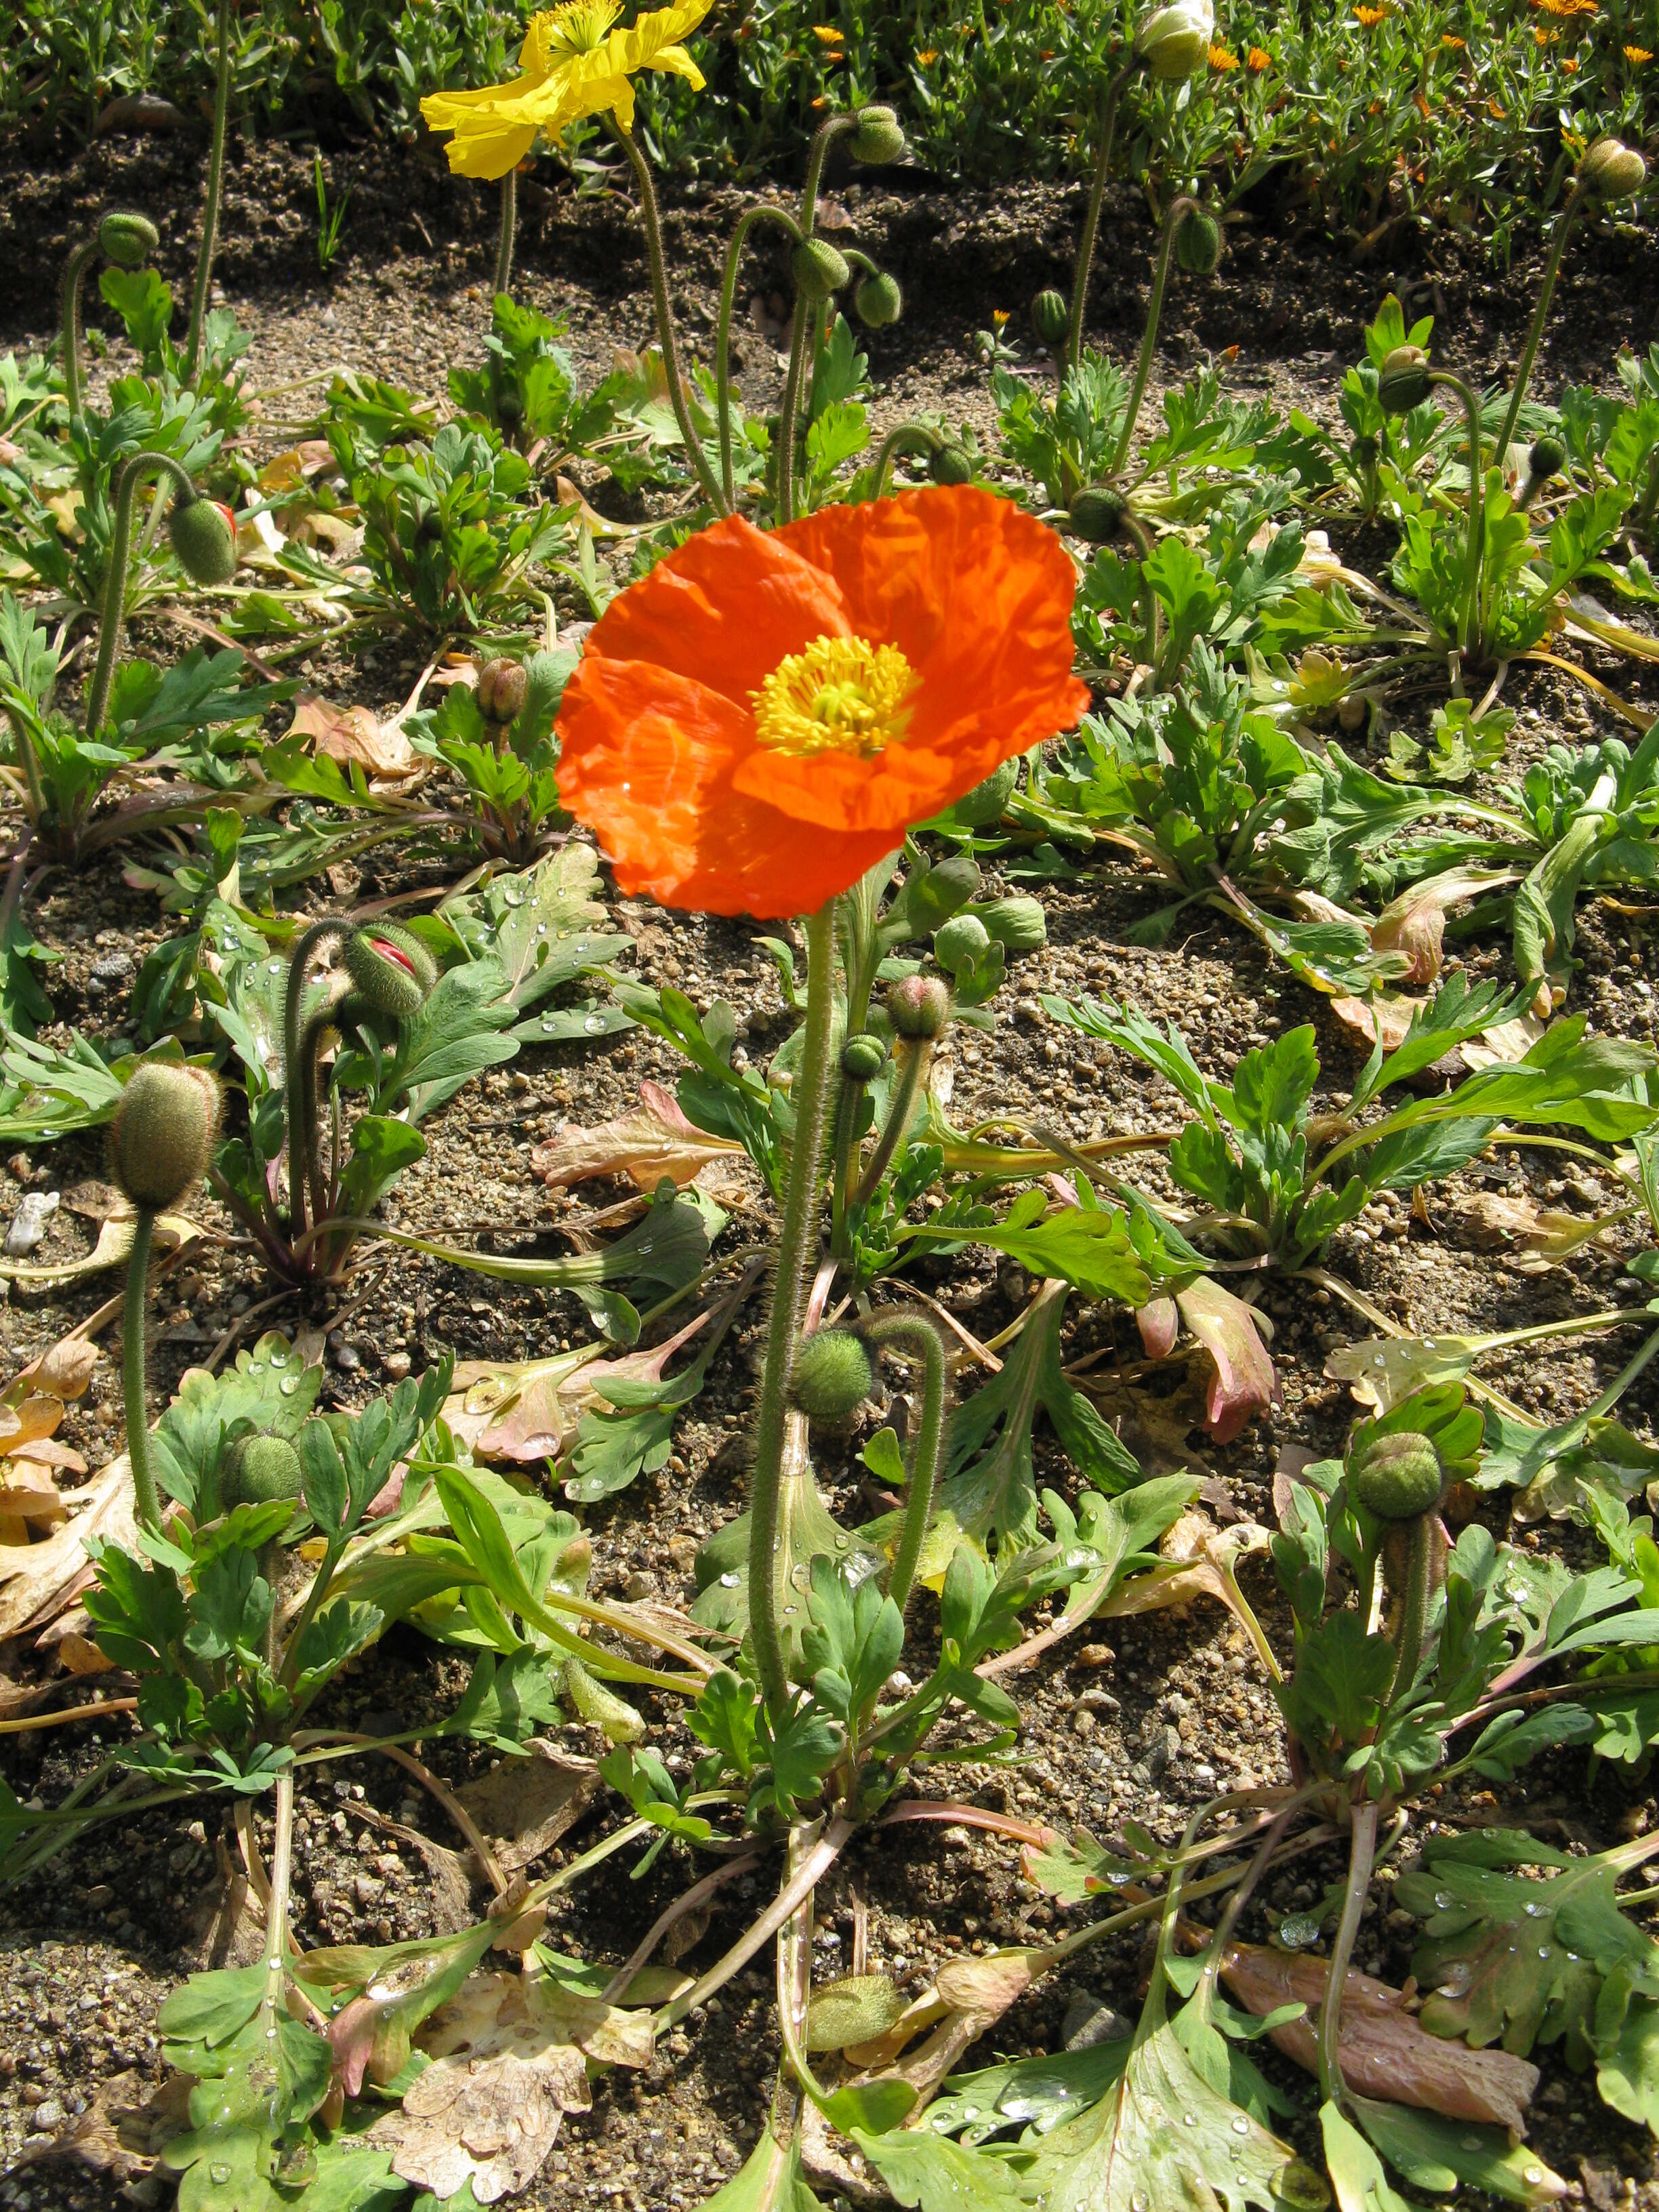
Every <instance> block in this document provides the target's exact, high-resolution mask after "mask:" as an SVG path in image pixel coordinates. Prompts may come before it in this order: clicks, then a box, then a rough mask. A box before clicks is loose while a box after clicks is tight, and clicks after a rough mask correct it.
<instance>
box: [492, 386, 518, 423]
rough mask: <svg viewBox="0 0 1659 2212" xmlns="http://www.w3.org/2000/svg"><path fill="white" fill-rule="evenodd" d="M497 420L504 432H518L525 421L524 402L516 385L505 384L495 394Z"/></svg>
mask: <svg viewBox="0 0 1659 2212" xmlns="http://www.w3.org/2000/svg"><path fill="white" fill-rule="evenodd" d="M495 420H496V421H497V422H499V423H500V424H501V428H502V429H504V430H516V429H517V428H518V427H519V425H520V422H523V420H524V401H523V400H522V399H521V398H520V397H519V387H518V386H517V385H516V384H504V385H502V386H501V389H500V390H499V391H498V392H496V394H495Z"/></svg>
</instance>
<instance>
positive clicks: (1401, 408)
mask: <svg viewBox="0 0 1659 2212" xmlns="http://www.w3.org/2000/svg"><path fill="white" fill-rule="evenodd" d="M1376 396H1377V398H1378V399H1379V400H1380V401H1381V402H1382V405H1383V413H1384V414H1385V415H1409V414H1410V413H1411V411H1412V410H1413V407H1420V406H1421V405H1422V404H1423V402H1424V401H1425V399H1426V398H1428V396H1429V356H1427V354H1425V352H1424V350H1423V349H1422V347H1421V346H1414V345H1397V346H1395V349H1394V350H1393V351H1392V352H1391V353H1390V354H1389V356H1388V357H1387V359H1386V360H1385V361H1384V362H1383V366H1382V368H1380V369H1379V370H1378V372H1377V377H1376Z"/></svg>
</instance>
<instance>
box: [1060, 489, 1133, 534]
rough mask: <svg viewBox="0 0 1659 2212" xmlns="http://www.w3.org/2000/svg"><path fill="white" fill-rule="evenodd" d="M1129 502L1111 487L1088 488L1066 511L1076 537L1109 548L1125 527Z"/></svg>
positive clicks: (1075, 496)
mask: <svg viewBox="0 0 1659 2212" xmlns="http://www.w3.org/2000/svg"><path fill="white" fill-rule="evenodd" d="M1127 505H1128V502H1127V501H1126V500H1125V498H1124V496H1123V495H1122V493H1121V491H1114V490H1113V489H1112V488H1111V486H1110V485H1109V484H1085V486H1084V488H1083V489H1082V490H1081V491H1080V492H1078V493H1076V494H1075V495H1073V500H1072V503H1071V505H1070V506H1069V507H1067V508H1066V519H1067V520H1068V521H1069V522H1070V524H1071V526H1072V531H1073V535H1074V536H1076V537H1079V538H1087V539H1088V541H1089V543H1090V544H1091V545H1109V544H1111V542H1112V540H1113V538H1115V537H1116V536H1117V535H1118V533H1119V532H1120V531H1121V529H1122V527H1123V517H1124V515H1125V513H1127Z"/></svg>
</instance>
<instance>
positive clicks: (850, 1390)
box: [789, 1328, 876, 1428]
mask: <svg viewBox="0 0 1659 2212" xmlns="http://www.w3.org/2000/svg"><path fill="white" fill-rule="evenodd" d="M875 1387H876V1373H875V1370H874V1368H873V1367H872V1365H871V1364H870V1354H869V1352H867V1351H866V1348H865V1346H864V1341H863V1340H862V1338H860V1337H856V1336H854V1334H853V1333H852V1331H851V1330H850V1329H846V1328H822V1329H820V1330H819V1331H818V1333H817V1335H816V1336H808V1337H804V1338H803V1339H802V1340H801V1341H800V1343H799V1344H798V1345H797V1346H795V1360H794V1364H793V1367H792V1368H791V1369H790V1370H789V1402H790V1404H791V1405H792V1406H793V1407H794V1409H795V1411H796V1412H797V1413H805V1416H806V1418H807V1419H808V1420H809V1421H813V1422H817V1423H819V1424H821V1425H823V1426H826V1427H830V1428H834V1427H836V1426H837V1425H839V1424H840V1423H842V1421H846V1420H850V1419H851V1418H852V1416H853V1415H854V1413H856V1412H857V1410H858V1408H859V1407H860V1406H861V1405H862V1404H863V1402H864V1401H865V1400H866V1398H867V1397H868V1396H869V1395H870V1393H871V1392H872V1390H873V1389H875Z"/></svg>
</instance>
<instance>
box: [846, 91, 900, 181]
mask: <svg viewBox="0 0 1659 2212" xmlns="http://www.w3.org/2000/svg"><path fill="white" fill-rule="evenodd" d="M847 143H848V152H849V153H850V154H851V155H852V156H853V159H854V161H862V162H863V163H864V164H865V165H866V167H869V168H880V167H883V166H884V164H885V163H886V162H889V161H901V160H902V158H903V155H904V130H903V126H902V125H901V123H900V121H899V119H898V117H897V116H896V114H895V113H894V112H893V110H892V109H891V108H890V107H879V106H876V107H861V108H860V110H859V117H858V125H857V127H856V128H855V130H854V132H853V135H852V137H850V138H849V139H848V142H847Z"/></svg>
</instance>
